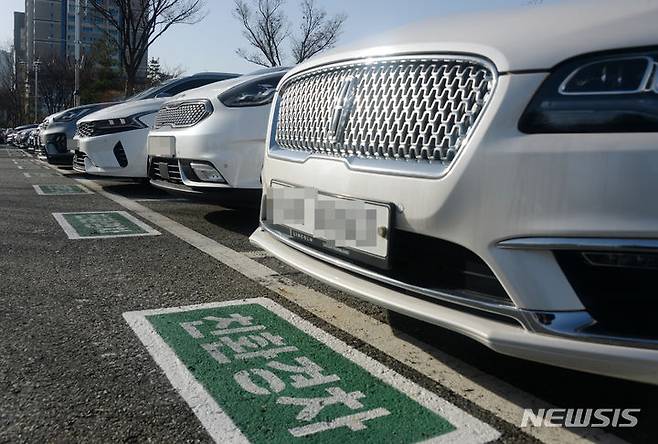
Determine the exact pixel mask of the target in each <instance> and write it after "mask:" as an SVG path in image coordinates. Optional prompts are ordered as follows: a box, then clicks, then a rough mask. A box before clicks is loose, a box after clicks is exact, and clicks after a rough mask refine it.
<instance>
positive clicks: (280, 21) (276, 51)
mask: <svg viewBox="0 0 658 444" xmlns="http://www.w3.org/2000/svg"><path fill="white" fill-rule="evenodd" d="M284 1H285V0H253V1H251V2H247V1H244V0H235V9H234V11H233V15H234V16H235V17H236V18H237V19H238V20H240V21H241V22H242V26H243V27H244V31H242V35H244V37H245V38H246V39H247V41H248V42H249V45H251V46H252V47H254V48H256V52H251V53H250V52H248V51H246V50H244V49H238V50H237V51H236V52H237V54H238V55H239V56H240V57H242V58H243V59H245V60H247V61H249V62H251V63H255V64H257V65H261V66H280V65H281V45H282V43H283V42H284V41H285V40H286V38H287V37H288V35H289V31H288V21H287V19H286V16H285V14H284V12H283V4H284Z"/></svg>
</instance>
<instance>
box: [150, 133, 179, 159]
mask: <svg viewBox="0 0 658 444" xmlns="http://www.w3.org/2000/svg"><path fill="white" fill-rule="evenodd" d="M148 151H149V156H158V157H176V138H175V137H161V136H160V137H158V136H151V137H149V138H148Z"/></svg>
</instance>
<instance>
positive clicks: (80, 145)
mask: <svg viewBox="0 0 658 444" xmlns="http://www.w3.org/2000/svg"><path fill="white" fill-rule="evenodd" d="M236 76H237V74H229V73H200V74H195V75H193V76H188V77H183V78H180V79H175V80H172V81H170V82H168V83H165V84H163V85H160V86H158V87H156V88H155V89H153V92H152V93H149V91H151V90H147V91H145V92H144V93H142V94H143V95H144V98H142V96H141V95H138V96H137V97H136V98H133V99H128V100H127V101H126V102H123V103H120V104H118V105H114V106H110V107H108V108H104V109H102V110H100V111H97V112H94V113H91V114H89V115H87V116H85V117H83V118H82V119H80V120H78V122H77V128H78V131H77V133H76V136H75V138H74V145H76V147H75V148H76V156H75V158H74V161H73V168H74V169H75V170H77V171H81V172H86V173H88V174H92V175H97V176H111V177H124V178H137V179H144V178H146V177H147V169H146V161H147V155H146V141H147V137H148V134H149V129H150V127H151V126H152V125H153V121H154V119H155V114H156V113H157V112H158V110H159V109H160V107H161V106H162V104H163V103H165V102H166V101H168V100H170V98H171V97H172V95H176V94H178V93H180V92H181V91H185V90H187V89H192V88H197V87H200V86H204V85H207V84H209V83H214V82H217V81H220V80H224V79H227V78H232V77H236ZM172 90H177V92H176V93H174V94H171V93H170V92H171V91H172ZM131 117H134V119H133V120H132V121H133V122H135V125H134V127H130V128H128V129H125V130H116V131H105V130H104V131H101V132H100V133H99V132H98V130H97V129H94V128H96V127H97V126H98V124H99V123H102V124H103V125H104V126H105V127H107V126H108V122H112V124H114V125H118V126H120V127H121V126H123V125H125V123H126V122H128V123H130V121H131V119H130V118H131Z"/></svg>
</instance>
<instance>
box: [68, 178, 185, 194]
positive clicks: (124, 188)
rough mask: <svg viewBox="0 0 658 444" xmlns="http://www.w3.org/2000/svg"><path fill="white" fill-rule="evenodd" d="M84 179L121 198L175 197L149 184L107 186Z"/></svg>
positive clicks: (100, 180) (134, 183)
mask: <svg viewBox="0 0 658 444" xmlns="http://www.w3.org/2000/svg"><path fill="white" fill-rule="evenodd" d="M69 177H70V176H69ZM83 177H85V178H87V179H92V180H97V181H98V182H99V183H100V184H101V185H102V186H103V190H104V191H107V192H108V193H112V194H118V195H119V196H123V197H129V198H131V199H169V198H171V197H173V196H171V195H169V194H168V193H166V192H164V191H162V190H158V189H157V188H153V187H152V186H151V185H149V184H148V183H142V182H130V181H127V182H125V183H116V182H113V183H112V184H110V185H106V184H103V183H102V182H103V179H98V178H92V177H90V176H85V175H83Z"/></svg>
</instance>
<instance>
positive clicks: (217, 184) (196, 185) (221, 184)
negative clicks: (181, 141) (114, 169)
mask: <svg viewBox="0 0 658 444" xmlns="http://www.w3.org/2000/svg"><path fill="white" fill-rule="evenodd" d="M210 165H211V166H212V167H213V168H215V169H216V170H217V172H218V173H219V174H222V172H221V171H219V169H218V168H217V167H216V166H215V165H214V164H213V163H210ZM178 168H180V178H181V180H182V181H183V184H184V185H187V186H188V187H194V188H219V189H223V190H224V189H232V188H233V187H232V186H231V185H230V184H229V183H228V182H226V178H225V177H224V175H223V174H222V177H224V182H196V181H194V180H191V179H190V178H189V177H187V176H186V175H185V171H184V169H183V168H181V165H180V160H178Z"/></svg>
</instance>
